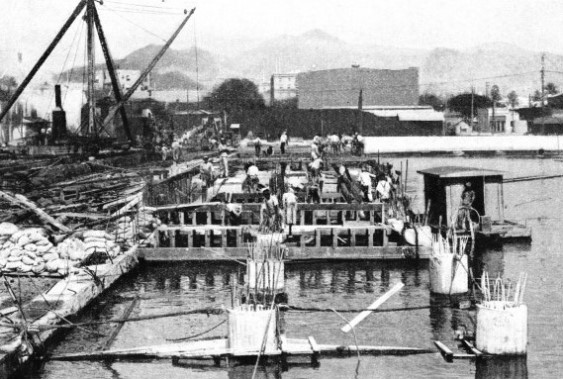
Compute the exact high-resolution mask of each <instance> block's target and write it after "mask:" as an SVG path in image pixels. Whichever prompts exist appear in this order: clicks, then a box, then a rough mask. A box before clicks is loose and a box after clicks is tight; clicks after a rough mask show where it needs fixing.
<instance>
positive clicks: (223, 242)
mask: <svg viewBox="0 0 563 379" xmlns="http://www.w3.org/2000/svg"><path fill="white" fill-rule="evenodd" d="M221 247H227V231H226V230H224V231H222V232H221Z"/></svg>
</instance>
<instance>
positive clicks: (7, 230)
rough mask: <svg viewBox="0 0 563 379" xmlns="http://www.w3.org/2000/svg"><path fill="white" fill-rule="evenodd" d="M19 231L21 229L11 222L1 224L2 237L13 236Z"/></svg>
mask: <svg viewBox="0 0 563 379" xmlns="http://www.w3.org/2000/svg"><path fill="white" fill-rule="evenodd" d="M18 230H19V228H18V227H17V226H16V225H14V224H12V223H10V222H3V223H0V235H2V236H5V235H7V236H11V235H12V234H14V233H16V232H17V231H18Z"/></svg>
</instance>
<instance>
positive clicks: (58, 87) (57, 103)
mask: <svg viewBox="0 0 563 379" xmlns="http://www.w3.org/2000/svg"><path fill="white" fill-rule="evenodd" d="M55 106H56V107H57V108H59V109H61V110H62V109H63V106H62V102H61V85H60V84H56V85H55Z"/></svg>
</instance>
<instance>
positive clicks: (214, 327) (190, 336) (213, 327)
mask: <svg viewBox="0 0 563 379" xmlns="http://www.w3.org/2000/svg"><path fill="white" fill-rule="evenodd" d="M226 322H227V320H223V321H221V322H220V323H218V324H216V325H214V326H212V327H211V328H209V329H206V330H204V331H203V332H201V333H197V334H192V335H189V336H186V337H180V338H166V341H187V340H191V339H194V338H196V337H199V336H202V335H204V334H207V333H209V332H211V331H212V330H215V329H217V328H218V327H220V326H221V325H223V324H224V323H226Z"/></svg>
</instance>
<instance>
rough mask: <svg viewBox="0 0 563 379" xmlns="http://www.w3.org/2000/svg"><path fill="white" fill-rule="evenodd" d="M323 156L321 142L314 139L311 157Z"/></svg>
mask: <svg viewBox="0 0 563 379" xmlns="http://www.w3.org/2000/svg"><path fill="white" fill-rule="evenodd" d="M320 157H321V152H320V150H319V144H318V143H317V142H314V141H313V144H312V145H311V159H313V160H315V159H319V158H320Z"/></svg>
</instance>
